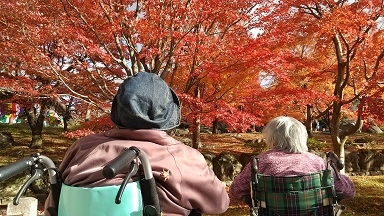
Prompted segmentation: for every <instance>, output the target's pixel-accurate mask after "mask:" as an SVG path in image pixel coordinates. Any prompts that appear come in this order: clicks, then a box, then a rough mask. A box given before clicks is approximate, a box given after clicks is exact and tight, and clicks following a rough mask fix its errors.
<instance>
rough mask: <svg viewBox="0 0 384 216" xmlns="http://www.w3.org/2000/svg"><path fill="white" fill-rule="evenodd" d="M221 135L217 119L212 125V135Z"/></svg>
mask: <svg viewBox="0 0 384 216" xmlns="http://www.w3.org/2000/svg"><path fill="white" fill-rule="evenodd" d="M218 133H219V120H217V119H215V120H214V121H213V123H212V134H218Z"/></svg>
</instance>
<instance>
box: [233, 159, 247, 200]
mask: <svg viewBox="0 0 384 216" xmlns="http://www.w3.org/2000/svg"><path fill="white" fill-rule="evenodd" d="M250 182H251V164H250V163H248V164H247V165H246V166H245V168H244V169H243V171H241V173H240V174H238V175H237V176H236V178H235V180H234V181H233V182H232V184H231V187H230V189H229V195H230V197H231V198H233V199H235V200H241V199H242V197H243V196H246V195H250V191H251V186H250Z"/></svg>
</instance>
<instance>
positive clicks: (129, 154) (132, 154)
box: [103, 147, 140, 179]
mask: <svg viewBox="0 0 384 216" xmlns="http://www.w3.org/2000/svg"><path fill="white" fill-rule="evenodd" d="M139 153H140V150H139V149H138V148H136V147H131V148H129V149H125V151H124V152H123V153H121V154H120V155H119V156H118V157H116V158H115V159H113V160H112V161H111V162H110V163H109V164H108V165H107V166H105V167H104V168H103V176H104V177H105V178H107V179H112V178H113V177H115V176H116V175H117V174H119V173H120V172H121V171H122V170H123V169H124V168H125V167H127V165H128V164H130V163H131V162H132V160H133V159H135V158H136V157H137V156H138V155H139Z"/></svg>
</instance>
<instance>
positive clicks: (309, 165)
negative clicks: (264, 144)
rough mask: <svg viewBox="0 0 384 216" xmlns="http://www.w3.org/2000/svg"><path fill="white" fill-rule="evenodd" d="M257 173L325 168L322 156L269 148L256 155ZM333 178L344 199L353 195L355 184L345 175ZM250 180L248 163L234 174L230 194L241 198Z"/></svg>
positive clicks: (289, 173)
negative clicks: (290, 152)
mask: <svg viewBox="0 0 384 216" xmlns="http://www.w3.org/2000/svg"><path fill="white" fill-rule="evenodd" d="M257 157H258V158H259V161H258V169H259V173H262V174H265V175H275V176H293V175H302V174H310V173H314V172H319V171H321V170H324V169H325V168H326V162H325V160H323V158H321V157H319V156H317V155H315V154H312V153H309V152H306V153H302V154H289V153H285V152H282V151H277V150H269V151H266V152H264V153H262V154H260V155H258V156H257ZM334 179H335V189H336V191H340V192H343V197H344V199H348V198H353V197H354V196H355V186H354V184H353V182H352V181H351V180H350V179H349V178H348V177H347V176H345V175H341V174H340V180H337V179H336V177H335V178H334ZM250 181H251V164H250V163H248V164H247V165H246V166H245V168H244V169H243V171H242V172H241V173H240V174H239V175H237V176H236V178H235V180H234V181H233V183H232V185H231V187H230V196H231V197H232V198H234V199H236V200H241V199H242V197H243V196H246V195H249V193H250V184H249V182H250Z"/></svg>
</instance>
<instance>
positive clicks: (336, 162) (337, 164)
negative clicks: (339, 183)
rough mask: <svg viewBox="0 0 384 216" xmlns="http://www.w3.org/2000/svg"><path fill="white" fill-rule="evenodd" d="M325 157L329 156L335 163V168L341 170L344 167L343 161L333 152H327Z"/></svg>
mask: <svg viewBox="0 0 384 216" xmlns="http://www.w3.org/2000/svg"><path fill="white" fill-rule="evenodd" d="M327 158H329V159H330V160H331V161H332V162H333V163H335V164H336V167H337V169H339V170H342V169H343V168H344V164H343V162H341V160H340V159H339V157H337V155H336V154H335V153H334V152H328V153H327Z"/></svg>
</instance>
